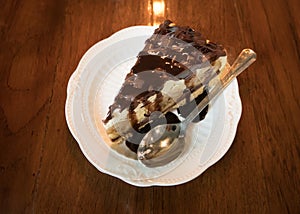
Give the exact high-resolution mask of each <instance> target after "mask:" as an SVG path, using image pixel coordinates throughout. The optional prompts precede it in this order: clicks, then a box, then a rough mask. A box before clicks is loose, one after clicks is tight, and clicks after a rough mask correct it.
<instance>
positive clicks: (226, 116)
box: [65, 26, 242, 186]
mask: <svg viewBox="0 0 300 214" xmlns="http://www.w3.org/2000/svg"><path fill="white" fill-rule="evenodd" d="M153 31H154V27H149V26H134V27H129V28H126V29H123V30H121V31H119V32H117V33H115V34H113V35H112V36H111V37H109V38H107V39H105V40H102V41H100V42H98V43H97V44H95V45H94V46H93V47H91V48H90V49H89V50H88V51H87V52H86V53H85V54H84V56H83V57H82V59H81V61H80V62H79V65H78V67H77V69H76V70H75V72H74V73H73V74H72V76H71V77H70V80H69V83H68V88H67V100H66V106H65V114H66V120H67V124H68V126H69V129H70V131H71V133H72V135H73V136H74V138H75V139H76V141H77V142H78V144H79V146H80V148H81V150H82V152H83V154H84V155H85V156H86V158H87V159H88V160H89V161H90V162H91V163H92V164H93V165H94V166H95V167H96V168H97V169H98V170H99V171H101V172H103V173H107V174H109V175H112V176H115V177H117V178H119V179H122V180H123V181H125V182H127V183H130V184H132V185H135V186H152V185H160V186H171V185H177V184H182V183H185V182H188V181H190V180H192V179H194V178H196V177H197V176H199V175H200V174H201V173H202V172H204V171H205V170H206V169H207V168H208V167H209V166H211V165H212V164H214V163H216V162H217V161H218V160H219V159H220V158H221V157H222V156H223V155H224V154H225V153H226V152H227V150H228V149H229V147H230V145H231V144H232V141H233V139H234V136H235V133H236V128H237V125H238V121H239V119H240V116H241V110H242V106H241V100H240V97H239V93H238V84H237V81H236V80H234V81H233V83H232V84H230V85H229V86H228V88H227V89H226V90H225V91H224V92H223V93H222V94H221V95H220V96H219V97H218V98H217V99H216V100H215V101H214V103H213V104H212V105H211V107H210V109H209V112H208V114H207V115H206V118H205V119H204V120H203V121H201V122H200V123H198V124H196V125H192V126H190V128H189V130H188V133H189V134H188V139H187V142H188V146H187V152H185V153H184V154H185V155H182V156H181V157H180V158H178V159H177V160H176V161H174V162H172V163H170V164H168V165H166V166H164V167H158V168H154V169H152V168H147V167H144V166H143V165H141V164H140V163H139V162H138V161H136V160H133V159H130V158H126V157H125V156H123V155H120V154H118V153H117V152H115V151H114V150H112V149H111V148H110V146H109V143H110V141H109V140H108V138H107V136H106V133H105V130H104V128H103V125H102V119H104V118H105V116H106V113H107V110H108V106H109V105H111V104H112V103H113V99H114V97H115V95H116V94H117V93H118V91H119V89H120V87H121V84H122V82H123V80H124V78H125V75H126V74H127V73H128V72H129V71H130V68H131V67H132V66H133V64H134V63H135V60H136V56H137V54H138V52H139V51H140V50H142V48H143V46H144V41H145V40H146V39H147V38H149V37H150V35H151V34H152V33H153Z"/></svg>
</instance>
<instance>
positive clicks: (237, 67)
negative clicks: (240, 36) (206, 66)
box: [183, 49, 256, 125]
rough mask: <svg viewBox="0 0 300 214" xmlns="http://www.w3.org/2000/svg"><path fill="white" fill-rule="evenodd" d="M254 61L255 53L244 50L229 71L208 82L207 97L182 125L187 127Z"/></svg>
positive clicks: (226, 70)
mask: <svg viewBox="0 0 300 214" xmlns="http://www.w3.org/2000/svg"><path fill="white" fill-rule="evenodd" d="M255 60H256V53H255V52H254V51H253V50H251V49H244V50H243V51H242V52H241V53H240V55H239V56H238V57H237V58H236V60H235V61H234V63H233V64H232V66H231V67H230V68H229V69H225V71H224V73H223V74H222V73H220V74H219V75H217V76H216V77H214V78H213V79H212V80H211V81H210V85H212V86H210V87H212V88H211V89H209V92H208V96H206V97H205V98H204V99H203V100H202V101H201V102H200V103H199V104H198V105H197V107H196V108H195V109H194V110H193V111H192V112H191V113H190V114H189V115H188V116H187V117H186V119H185V120H184V122H183V123H184V125H188V124H189V123H190V122H191V121H192V120H193V119H194V118H195V117H196V116H197V115H198V114H199V112H201V111H202V110H203V109H204V108H205V106H207V104H208V103H209V102H211V101H212V100H213V99H214V98H215V97H217V96H218V95H219V94H220V93H221V92H222V91H223V90H224V89H225V88H226V87H227V86H228V85H229V84H230V83H231V81H232V80H233V79H234V78H235V77H237V76H238V75H239V74H240V73H242V71H244V70H245V69H246V68H248V67H249V66H250V65H251V64H252V63H253V62H254V61H255Z"/></svg>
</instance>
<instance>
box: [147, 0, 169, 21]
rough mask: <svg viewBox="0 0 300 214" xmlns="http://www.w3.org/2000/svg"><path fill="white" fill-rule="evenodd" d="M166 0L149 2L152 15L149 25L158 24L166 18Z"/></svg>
mask: <svg viewBox="0 0 300 214" xmlns="http://www.w3.org/2000/svg"><path fill="white" fill-rule="evenodd" d="M165 10H166V7H165V1H164V0H152V1H151V0H150V1H149V2H148V11H149V15H150V16H151V17H152V19H151V21H150V23H149V25H153V26H157V25H159V24H160V23H161V22H162V21H164V19H165Z"/></svg>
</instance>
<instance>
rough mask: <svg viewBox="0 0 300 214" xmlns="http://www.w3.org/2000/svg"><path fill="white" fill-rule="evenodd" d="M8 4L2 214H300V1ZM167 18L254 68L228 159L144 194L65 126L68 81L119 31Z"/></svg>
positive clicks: (245, 77) (243, 89)
mask: <svg viewBox="0 0 300 214" xmlns="http://www.w3.org/2000/svg"><path fill="white" fill-rule="evenodd" d="M157 1H158V0H144V1H134V0H127V1H125V0H103V1H92V0H87V1H79V0H77V1H70V0H64V1H49V0H45V1H41V2H37V1H33V0H24V1H17V0H15V1H1V2H0V7H1V9H2V11H1V13H0V130H1V131H0V146H1V149H0V212H1V213H2V212H3V213H23V212H25V213H53V212H59V213H71V212H75V213H77V212H87V213H95V212H103V213H104V212H105V213H108V212H109V213H118V212H121V213H140V212H145V213H183V212H187V211H189V212H192V213H198V212H199V211H200V212H203V213H207V212H210V213H214V212H225V213H232V212H234V213H244V212H246V213H255V212H259V213H273V212H275V213H299V212H300V168H299V163H300V145H299V142H300V131H299V128H298V127H300V119H299V118H300V99H299V97H300V88H299V87H300V86H299V82H300V72H299V67H300V57H299V56H300V52H299V50H300V46H299V37H300V28H299V26H300V15H299V13H298V11H299V10H300V4H299V3H298V1H297V0H289V1H285V0H277V1H271V0H264V1H262V0H260V1H250V0H244V1H241V0H229V1H226V2H225V1H217V0H211V1H196V0H185V1H179V0H165V1H163V0H161V1H160V2H164V5H165V9H164V10H163V11H162V13H160V14H157V13H155V11H154V10H153V5H154V4H155V2H157ZM164 18H169V19H171V20H173V21H175V22H177V23H178V24H183V25H190V26H192V27H194V28H195V29H198V30H201V31H202V32H203V34H204V35H207V37H208V38H209V39H211V40H212V41H216V42H218V43H221V44H223V45H224V46H225V47H226V49H227V51H228V58H229V62H233V60H234V58H235V57H236V56H237V55H238V53H239V51H240V50H241V49H242V48H245V47H250V48H253V49H254V50H255V51H256V52H257V54H258V60H257V62H256V63H255V64H254V65H252V66H251V67H250V68H249V69H248V70H247V71H246V72H245V73H244V74H242V75H241V76H240V77H239V78H238V80H239V84H240V96H241V99H242V103H243V114H242V117H241V120H240V123H239V127H238V130H237V135H236V138H235V140H234V142H233V145H232V147H231V148H230V150H229V151H228V153H227V154H226V155H225V156H224V157H223V158H222V159H221V160H220V161H219V162H218V163H217V164H215V165H214V166H212V167H210V168H209V170H207V171H206V172H205V173H203V174H202V175H201V176H199V177H198V178H196V179H194V180H192V181H190V182H188V183H186V184H183V185H179V186H174V187H150V188H137V187H134V186H131V185H129V184H126V183H125V182H123V181H121V180H119V179H117V178H114V177H111V176H109V175H106V174H103V173H100V172H99V171H97V170H96V169H95V168H94V167H93V166H92V165H91V164H90V163H89V162H88V161H87V160H86V158H85V157H84V155H83V154H82V153H81V151H80V149H79V147H78V145H77V143H76V141H75V140H74V138H73V137H72V135H71V134H70V132H69V130H68V127H67V125H66V122H65V116H64V104H65V99H66V86H67V83H68V79H69V77H70V75H71V74H72V72H73V71H74V70H75V68H76V66H77V64H78V62H79V60H80V58H81V57H82V55H83V54H84V53H85V52H86V50H87V49H88V48H89V47H90V46H92V45H93V44H95V43H96V42H98V41H100V40H102V39H104V38H106V37H108V36H110V35H111V34H113V33H114V32H116V31H118V30H120V29H122V28H125V27H128V26H133V25H151V24H157V22H159V21H162V20H163V19H164Z"/></svg>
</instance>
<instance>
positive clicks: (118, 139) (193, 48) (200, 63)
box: [103, 20, 227, 158]
mask: <svg viewBox="0 0 300 214" xmlns="http://www.w3.org/2000/svg"><path fill="white" fill-rule="evenodd" d="M226 63H227V58H226V52H225V50H224V48H223V47H222V46H221V45H218V44H215V43H212V42H211V41H209V40H207V39H206V38H204V37H203V36H202V35H201V33H199V32H197V31H195V30H193V29H192V28H190V27H185V26H178V25H175V24H174V23H173V22H171V21H169V20H166V21H165V22H164V23H162V24H161V25H160V26H159V28H157V29H156V30H155V31H154V34H153V35H152V36H151V37H150V38H149V39H147V40H146V42H145V47H144V49H143V50H142V51H141V52H140V53H139V54H138V56H137V61H136V63H135V65H134V66H133V67H132V69H131V71H130V72H129V73H128V74H127V76H126V78H125V80H124V83H123V85H122V86H121V89H120V91H119V93H118V95H117V96H116V97H115V99H114V103H113V104H112V105H111V106H110V107H109V110H108V113H107V117H106V118H105V119H104V120H103V122H104V126H105V128H106V132H107V134H108V137H109V138H110V139H111V141H112V144H111V145H112V148H114V149H115V150H116V151H118V152H119V153H121V154H123V155H126V156H128V157H133V158H134V157H136V154H135V153H136V151H137V148H138V145H139V143H140V141H141V139H142V138H143V136H144V135H145V134H146V133H147V132H148V131H149V130H150V129H151V128H153V127H154V126H156V125H158V124H163V123H174V122H179V121H180V120H182V118H184V117H186V116H187V115H188V114H189V113H190V112H191V111H192V110H193V109H194V108H195V107H196V105H197V104H198V103H199V102H200V101H201V100H202V99H203V98H204V97H205V96H206V95H207V90H206V88H207V86H208V85H209V84H210V80H211V79H212V78H213V77H214V76H215V75H218V74H219V73H220V72H221V71H222V70H223V69H224V68H225V65H226ZM207 111H208V107H207V108H205V109H204V110H203V111H202V112H201V113H200V114H199V117H198V118H195V120H194V122H198V121H200V120H202V119H203V118H204V117H205V114H206V113H207Z"/></svg>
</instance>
